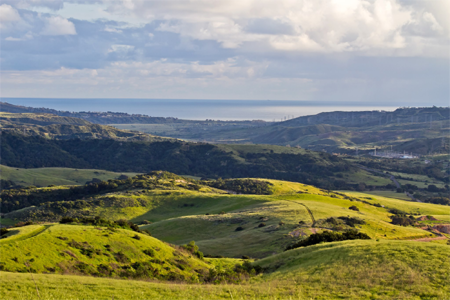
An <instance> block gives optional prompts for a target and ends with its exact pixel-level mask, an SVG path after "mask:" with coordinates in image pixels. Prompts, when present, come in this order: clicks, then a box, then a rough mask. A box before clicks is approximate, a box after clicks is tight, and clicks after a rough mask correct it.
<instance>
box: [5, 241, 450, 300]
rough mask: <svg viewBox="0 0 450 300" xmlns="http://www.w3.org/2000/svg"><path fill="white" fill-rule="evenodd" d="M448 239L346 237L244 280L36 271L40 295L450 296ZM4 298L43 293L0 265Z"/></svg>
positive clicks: (284, 257)
mask: <svg viewBox="0 0 450 300" xmlns="http://www.w3.org/2000/svg"><path fill="white" fill-rule="evenodd" d="M449 248H450V247H449V246H445V245H437V244H430V243H418V242H406V241H379V242H376V241H347V242H338V243H331V244H322V245H317V246H311V247H307V248H303V249H296V250H291V251H287V252H284V253H282V254H278V255H274V256H271V257H269V258H266V259H262V260H259V261H257V262H256V263H255V264H258V265H260V266H264V267H265V268H267V270H266V271H265V273H264V274H263V275H262V276H259V277H256V278H254V279H252V280H251V281H250V282H247V283H241V284H239V285H229V284H227V285H198V284H172V283H156V282H144V281H132V280H126V281H125V280H114V279H107V278H90V277H82V276H62V275H53V274H34V275H33V279H34V280H35V282H36V286H37V287H38V290H39V294H40V296H41V297H42V298H41V299H54V298H56V299H61V298H67V296H68V295H70V298H71V299H110V298H112V297H114V299H143V298H145V299H242V300H243V299H447V298H448V297H449V296H450V291H449V288H448V285H447V282H448V269H449V268H450V265H449V257H448V253H449ZM0 278H1V280H0V286H1V288H0V297H2V299H18V298H26V299H39V298H38V296H37V293H36V288H35V285H34V283H33V280H32V279H31V277H30V274H20V273H6V272H0Z"/></svg>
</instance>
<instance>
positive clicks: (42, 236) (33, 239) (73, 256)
mask: <svg viewBox="0 0 450 300" xmlns="http://www.w3.org/2000/svg"><path fill="white" fill-rule="evenodd" d="M0 247H1V250H2V256H1V262H0V267H1V269H2V270H3V271H9V272H22V273H23V272H29V271H31V272H33V273H44V272H50V273H55V272H56V273H65V274H85V275H95V276H100V277H105V276H106V277H111V276H112V277H131V278H155V279H160V280H183V281H192V282H196V281H198V280H199V276H200V277H204V276H205V275H206V273H207V271H208V269H209V266H208V264H207V263H205V262H203V261H201V260H199V259H196V258H194V257H192V256H191V255H189V253H187V252H185V251H181V250H177V249H174V248H172V247H170V246H168V245H167V244H165V243H163V242H161V241H159V240H157V239H155V238H152V237H149V236H146V235H144V234H141V233H136V232H134V231H131V230H124V229H117V228H108V227H98V226H97V227H94V226H79V225H60V224H48V225H32V226H26V227H21V228H18V229H12V230H11V231H10V232H9V233H8V234H7V237H6V238H3V239H2V240H0Z"/></svg>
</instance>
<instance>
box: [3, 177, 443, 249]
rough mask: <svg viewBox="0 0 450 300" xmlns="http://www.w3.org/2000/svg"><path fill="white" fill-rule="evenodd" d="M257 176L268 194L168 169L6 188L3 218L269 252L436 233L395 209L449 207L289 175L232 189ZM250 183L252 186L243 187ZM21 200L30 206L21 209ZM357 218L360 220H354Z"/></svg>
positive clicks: (439, 211) (429, 211)
mask: <svg viewBox="0 0 450 300" xmlns="http://www.w3.org/2000/svg"><path fill="white" fill-rule="evenodd" d="M254 181H261V182H262V183H264V184H266V187H267V188H268V189H270V193H269V194H268V195H256V194H235V193H236V192H234V191H232V190H231V191H224V190H220V189H216V188H213V187H210V186H208V185H211V186H214V185H215V183H214V182H202V181H195V180H192V179H188V178H184V177H180V176H177V175H174V174H170V173H163V172H162V173H159V172H154V173H152V174H148V175H139V176H136V177H134V178H130V179H127V180H116V181H110V182H108V183H106V182H104V183H99V184H97V185H87V186H80V187H78V188H76V189H75V188H71V189H68V188H67V187H52V188H41V189H23V190H10V191H4V192H3V194H2V209H4V212H8V213H7V214H5V215H4V216H3V217H4V219H6V220H7V221H9V223H13V222H18V221H57V220H59V219H60V218H61V217H62V216H67V217H95V216H101V217H102V218H106V219H109V220H117V219H127V220H131V221H132V222H134V223H137V224H143V226H142V228H145V229H150V231H151V232H152V234H153V235H154V236H155V237H157V238H158V239H161V240H163V241H166V242H170V243H173V244H178V245H181V244H186V243H188V242H190V241H191V240H195V241H196V242H197V244H198V245H199V246H200V247H201V249H202V251H203V252H204V253H205V254H209V255H215V256H217V255H221V256H227V257H241V256H242V255H249V256H252V257H266V256H268V255H271V254H273V253H280V252H281V251H283V250H284V249H285V248H286V247H287V246H289V245H291V244H293V243H294V242H295V241H296V240H298V239H299V238H304V237H307V236H309V235H310V234H312V233H316V232H321V231H323V230H335V231H343V230H346V229H352V228H356V229H358V230H360V231H361V232H363V233H366V234H368V235H369V236H370V237H372V238H374V239H377V238H378V239H418V238H425V237H430V236H432V237H435V236H436V234H435V233H433V232H432V231H428V230H424V229H422V228H420V226H419V227H413V226H408V227H404V226H398V225H394V224H392V223H391V218H390V216H391V215H392V213H391V212H390V211H391V210H392V209H394V208H395V209H398V210H400V211H403V212H404V213H405V214H410V215H415V216H419V215H435V216H437V218H438V219H439V218H440V216H442V215H446V214H447V213H448V207H447V206H443V205H436V204H428V203H418V202H410V201H403V200H398V199H392V198H386V197H382V196H374V195H367V194H362V193H353V194H352V193H349V194H344V193H335V192H331V191H327V190H323V189H319V188H316V187H313V186H310V185H305V184H300V183H294V182H286V181H277V180H263V179H251V180H247V179H241V180H235V181H234V182H233V185H231V188H237V187H239V189H237V190H239V191H241V192H242V191H247V193H253V191H252V189H254V188H255V186H256V187H257V186H258V185H255V184H254V183H253V182H254ZM245 184H248V185H249V187H248V189H245V188H244V189H243V188H241V187H240V185H245ZM263 193H266V191H265V190H263ZM60 199H65V201H61V200H60ZM17 202H18V203H19V205H17V204H16V203H17ZM30 205H35V206H34V207H29V206H30ZM22 207H28V208H27V209H19V208H22ZM350 207H354V209H349V208H350ZM17 209H19V210H17ZM353 220H362V223H361V224H359V225H356V226H355V225H354V224H353V223H352V222H353ZM358 222H359V221H358ZM149 223H150V224H149ZM443 242H445V241H443Z"/></svg>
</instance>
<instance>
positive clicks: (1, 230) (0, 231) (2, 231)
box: [0, 227, 8, 236]
mask: <svg viewBox="0 0 450 300" xmlns="http://www.w3.org/2000/svg"><path fill="white" fill-rule="evenodd" d="M7 233H8V229H6V228H5V227H2V228H0V236H2V235H5V234H7Z"/></svg>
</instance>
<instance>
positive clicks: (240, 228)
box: [234, 226, 244, 231]
mask: <svg viewBox="0 0 450 300" xmlns="http://www.w3.org/2000/svg"><path fill="white" fill-rule="evenodd" d="M242 230H244V227H242V226H239V227H237V228H236V229H235V230H234V231H242Z"/></svg>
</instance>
